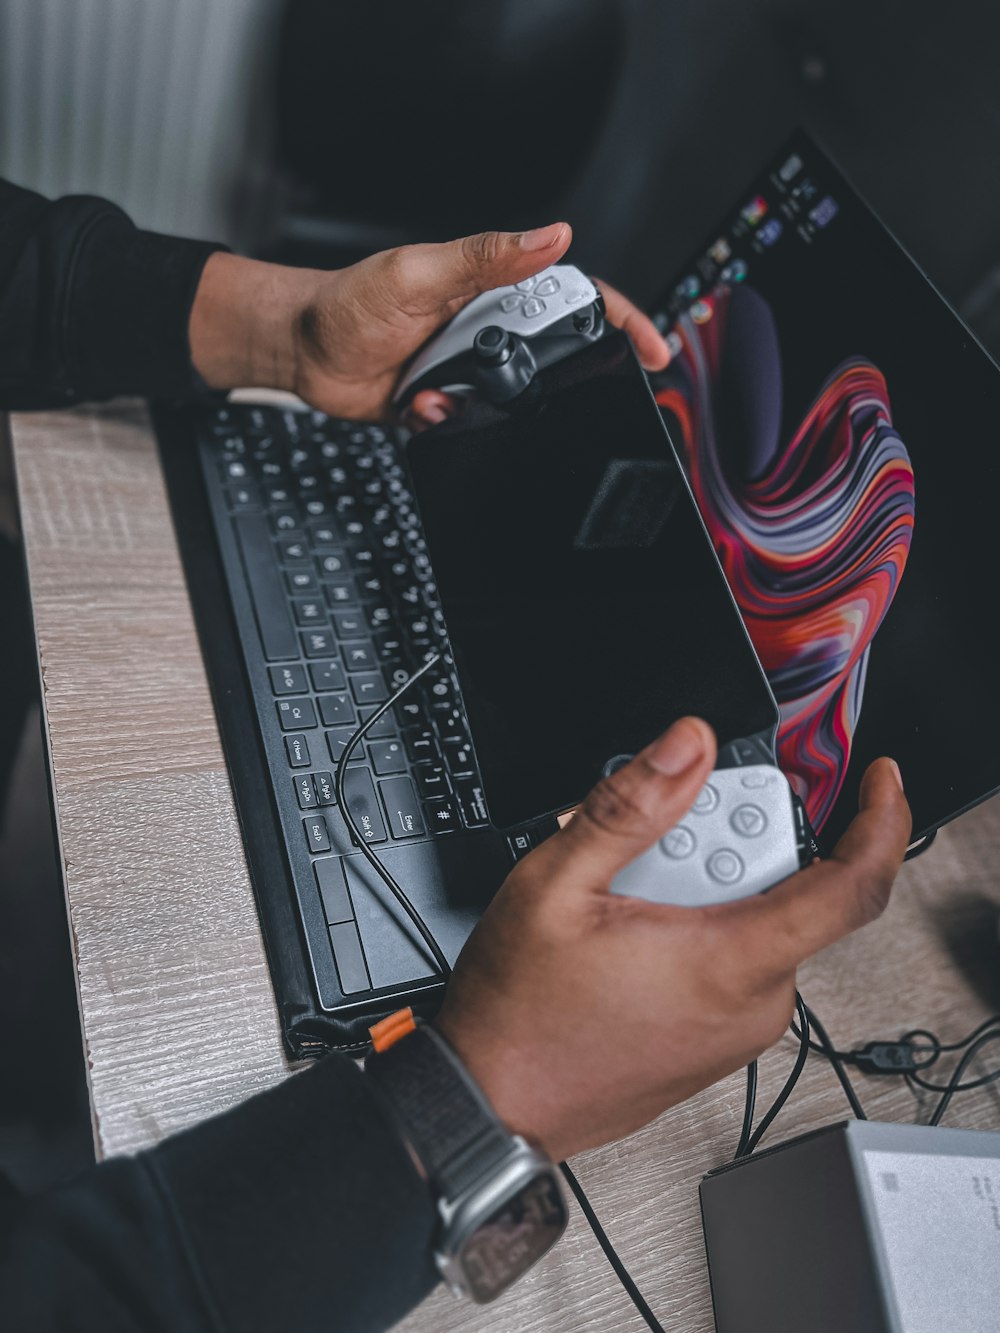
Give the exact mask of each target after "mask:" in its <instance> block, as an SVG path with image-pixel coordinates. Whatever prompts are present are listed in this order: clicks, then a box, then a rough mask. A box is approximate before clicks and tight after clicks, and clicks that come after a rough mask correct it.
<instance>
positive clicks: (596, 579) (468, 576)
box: [408, 334, 777, 827]
mask: <svg viewBox="0 0 1000 1333" xmlns="http://www.w3.org/2000/svg"><path fill="white" fill-rule="evenodd" d="M539 378H540V380H541V381H542V386H541V388H542V391H541V393H540V394H539V395H538V397H532V398H526V399H525V400H522V401H520V402H519V403H518V405H517V407H515V408H514V409H513V411H512V412H511V413H510V414H508V413H506V412H504V411H501V410H498V409H493V408H489V407H487V406H486V405H485V404H480V405H479V406H478V407H477V408H475V409H470V410H469V411H468V412H467V413H465V414H463V415H462V416H461V417H459V418H457V419H456V420H454V421H453V422H449V423H447V424H446V425H445V426H441V427H438V429H436V430H434V431H432V432H429V433H428V434H427V435H423V436H417V437H416V438H415V439H413V440H411V442H410V445H409V449H408V456H409V462H410V468H411V471H412V474H413V480H414V485H415V488H416V492H417V497H418V499H419V502H420V510H421V516H422V518H423V523H424V530H425V532H426V536H427V542H428V546H429V549H430V555H431V563H432V565H433V569H434V576H435V579H436V581H437V583H438V587H439V590H440V594H441V602H442V605H443V607H444V612H445V617H446V620H447V624H448V632H449V636H450V639H451V644H452V647H453V650H454V652H455V657H456V661H457V664H458V669H459V677H460V680H461V684H462V695H463V698H464V701H465V706H466V710H467V712H468V715H469V723H470V726H471V730H472V736H473V739H474V742H475V747H476V753H477V757H478V760H479V764H480V769H481V771H482V776H483V782H484V785H485V789H486V798H487V803H488V807H489V812H490V817H491V819H492V820H493V822H494V823H495V824H497V825H499V826H500V827H509V826H511V825H515V824H519V823H522V822H525V821H527V820H529V819H533V818H535V817H537V816H540V815H543V814H546V813H549V812H553V811H558V810H564V809H566V808H567V807H568V806H570V805H573V804H575V803H576V802H577V801H579V800H580V799H581V798H582V797H583V796H585V795H586V793H587V790H588V788H589V787H591V786H592V785H593V783H594V782H596V781H597V779H598V778H599V777H600V775H601V770H602V768H603V766H604V765H605V763H606V762H607V761H608V760H609V759H612V758H614V757H615V756H617V755H619V754H622V753H634V752H635V751H636V750H638V749H640V748H641V747H642V746H644V745H646V744H647V743H648V742H649V741H651V740H653V738H654V737H655V736H656V735H658V733H659V732H660V731H661V730H663V729H664V728H665V727H666V726H668V725H669V724H670V723H671V722H673V721H675V720H676V719H677V718H678V717H680V716H682V715H683V714H685V713H697V714H700V715H701V716H703V717H705V718H707V719H708V721H709V722H710V723H711V724H712V725H713V726H714V727H715V729H716V732H717V733H718V735H719V738H720V740H722V741H729V740H734V739H737V738H739V737H743V736H749V735H753V734H755V733H758V732H762V731H767V730H768V729H773V727H774V725H775V723H776V721H777V714H776V710H775V705H774V700H773V698H772V696H771V694H770V691H769V690H768V687H767V683H766V680H765V678H764V676H763V674H762V672H761V669H760V664H759V663H758V661H757V659H756V656H755V654H754V651H753V648H752V647H751V645H750V641H749V639H748V637H747V634H746V631H745V629H744V627H743V625H742V623H741V621H740V617H739V614H738V613H737V611H736V607H735V605H734V603H733V599H732V596H731V595H730V592H729V590H728V588H727V586H726V582H725V579H724V578H723V576H722V573H721V571H720V569H719V565H718V562H717V561H716V559H715V557H714V556H713V554H712V548H711V544H710V543H709V540H708V536H707V534H706V532H705V529H704V526H703V524H702V522H701V520H700V518H699V516H698V511H697V509H696V507H695V505H694V502H693V500H692V498H691V493H690V491H689V489H688V487H687V485H686V484H685V481H684V477H683V473H682V472H681V470H680V467H679V465H678V462H677V459H676V456H675V453H674V451H673V449H672V448H671V444H670V440H669V439H668V437H667V433H666V431H665V430H664V429H663V425H662V423H661V422H660V420H659V419H658V416H657V412H656V408H655V406H654V404H653V402H652V399H651V396H650V392H649V388H648V386H647V384H646V381H645V378H644V376H643V373H642V371H641V369H640V367H639V364H638V362H637V361H636V359H635V354H634V353H633V351H632V349H631V347H630V346H629V343H628V340H627V339H626V338H625V337H624V335H622V334H615V335H613V336H611V337H608V338H605V339H603V340H602V341H601V342H599V343H597V344H595V345H594V346H593V347H591V348H588V349H587V350H586V351H583V352H580V353H578V354H577V355H575V356H573V357H572V358H570V359H569V360H568V361H565V362H563V363H562V364H561V365H558V366H555V367H553V368H552V369H550V370H548V371H544V372H542V374H541V376H540V377H539Z"/></svg>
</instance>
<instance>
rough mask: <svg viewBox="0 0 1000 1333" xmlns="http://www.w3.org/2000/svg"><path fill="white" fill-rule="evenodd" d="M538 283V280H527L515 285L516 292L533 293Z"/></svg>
mask: <svg viewBox="0 0 1000 1333" xmlns="http://www.w3.org/2000/svg"><path fill="white" fill-rule="evenodd" d="M537 281H538V279H537V278H525V280H524V281H523V282H515V283H514V290H515V291H518V292H533V291H534V290H535V283H536V282H537Z"/></svg>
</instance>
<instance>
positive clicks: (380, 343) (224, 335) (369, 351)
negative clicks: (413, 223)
mask: <svg viewBox="0 0 1000 1333" xmlns="http://www.w3.org/2000/svg"><path fill="white" fill-rule="evenodd" d="M571 239H572V232H571V230H570V228H569V226H568V225H567V224H566V223H565V222H556V223H553V224H552V225H551V226H548V227H541V228H539V229H537V230H535V231H528V232H484V233H482V234H481V235H479V236H467V237H465V238H464V239H462V240H458V241H450V242H448V243H447V244H443V245H406V246H401V247H400V248H399V249H396V250H386V251H383V252H382V253H381V254H377V255H372V256H371V257H370V258H368V259H364V260H362V261H361V263H359V264H353V265H352V266H351V267H350V268H345V269H337V270H334V271H331V272H326V271H323V270H316V269H295V268H286V267H284V266H282V265H279V264H263V263H260V262H258V261H256V260H252V259H241V258H239V257H237V256H235V255H228V254H221V253H220V254H215V255H212V256H211V257H210V258H209V260H208V263H207V264H206V265H205V269H204V272H203V274H202V278H201V282H200V283H199V286H198V290H197V293H196V295H195V301H194V306H193V308H192V312H191V320H190V326H189V337H190V342H191V357H192V361H193V363H194V365H195V368H196V369H197V370H198V371H199V373H200V374H201V376H202V378H203V379H204V380H205V381H206V382H207V383H208V384H209V385H211V386H212V387H213V388H216V389H231V388H235V387H257V388H272V389H289V390H291V391H293V392H294V393H297V394H298V395H299V396H300V397H301V398H304V399H305V400H306V402H308V403H310V404H312V406H313V407H318V408H320V409H322V410H323V411H324V412H330V413H332V414H334V415H337V416H344V417H351V418H354V419H357V420H380V419H382V418H384V417H385V416H387V415H388V413H389V410H390V400H391V395H392V391H393V389H394V388H395V385H396V383H397V381H398V379H399V377H400V374H401V373H402V371H403V368H404V367H405V365H406V363H407V362H408V361H409V360H410V358H411V357H412V356H413V355H414V353H415V352H416V351H417V350H418V349H419V348H420V347H421V346H422V345H423V344H424V343H425V342H426V341H427V339H428V338H430V336H431V335H432V334H433V333H435V332H436V331H437V330H438V329H439V328H440V327H441V326H442V325H443V324H445V323H447V321H448V320H449V319H451V317H452V316H453V315H454V314H456V313H457V312H458V311H459V310H461V308H462V307H463V306H464V305H466V304H467V303H468V302H469V301H471V300H472V298H473V297H474V296H478V295H479V294H480V293H481V292H485V291H488V290H489V289H490V288H492V287H501V286H504V285H505V284H507V283H514V282H521V281H522V280H523V279H524V278H528V277H530V276H531V275H532V274H534V273H537V272H538V271H539V270H540V269H543V268H545V267H546V266H547V265H549V264H554V263H556V262H557V261H558V260H559V259H560V258H561V257H562V255H564V254H565V252H566V250H567V249H568V248H569V243H570V241H571ZM600 287H601V290H602V292H603V294H604V299H605V304H606V306H607V312H608V318H609V319H610V320H611V322H612V323H614V324H617V325H619V326H620V327H621V328H623V329H625V331H626V332H627V333H628V334H629V335H630V336H631V338H632V341H633V343H634V344H635V348H636V351H637V353H638V355H639V358H640V360H641V361H642V363H643V365H645V366H646V368H647V369H648V370H660V369H662V368H663V367H664V366H665V365H666V364H667V362H668V361H669V359H670V353H669V352H668V350H667V346H666V343H665V342H664V341H663V339H662V338H661V337H660V335H659V333H657V331H656V329H655V328H654V326H653V324H652V323H651V322H650V320H649V319H647V317H646V316H645V315H644V314H642V312H641V311H639V310H638V309H637V308H636V307H635V306H634V305H633V304H632V303H631V302H630V301H628V300H626V298H625V297H624V296H622V295H621V293H619V292H616V291H615V290H614V289H613V288H612V287H608V286H607V285H606V284H604V283H601V284H600ZM442 399H443V395H437V396H436V398H435V396H433V395H432V396H430V397H427V398H425V399H423V403H424V405H425V408H426V415H425V420H435V419H436V420H440V419H441V417H442V416H443V415H444V413H445V411H446V408H445V407H444V406H443V405H442ZM444 401H445V402H446V400H444ZM435 404H437V406H436V407H435Z"/></svg>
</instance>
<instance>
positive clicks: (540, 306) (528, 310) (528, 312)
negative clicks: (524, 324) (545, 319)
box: [521, 296, 545, 319]
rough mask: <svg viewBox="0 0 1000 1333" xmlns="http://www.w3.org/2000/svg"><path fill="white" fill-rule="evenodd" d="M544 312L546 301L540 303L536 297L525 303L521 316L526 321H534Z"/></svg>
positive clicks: (530, 297) (529, 298) (531, 297)
mask: <svg viewBox="0 0 1000 1333" xmlns="http://www.w3.org/2000/svg"><path fill="white" fill-rule="evenodd" d="M544 310H545V302H544V301H539V300H538V299H537V298H536V297H534V296H529V297H528V299H527V300H526V301H525V303H524V305H523V306H522V307H521V314H522V315H523V316H524V318H525V319H534V318H535V316H536V315H540V314H542V313H543V312H544Z"/></svg>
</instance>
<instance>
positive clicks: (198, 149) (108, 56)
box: [0, 0, 281, 243]
mask: <svg viewBox="0 0 1000 1333" xmlns="http://www.w3.org/2000/svg"><path fill="white" fill-rule="evenodd" d="M280 9H281V0H0V176H3V177H6V178H7V179H8V180H12V181H14V182H15V183H17V184H20V185H28V186H30V187H32V188H33V189H37V190H40V191H42V193H44V194H48V195H60V194H77V193H83V194H98V195H101V196H103V197H104V198H107V199H112V200H114V202H115V203H117V204H120V205H121V206H122V207H123V208H124V209H125V210H126V211H127V212H128V213H129V214H130V215H131V216H132V217H133V218H134V220H135V221H136V222H138V223H139V224H140V225H142V226H144V227H152V228H154V229H156V230H159V231H166V232H174V233H177V234H179V235H187V236H203V237H208V238H211V239H216V240H224V241H228V242H230V243H234V242H236V243H238V242H239V241H240V240H241V238H242V237H243V236H244V235H245V232H246V227H245V223H244V219H243V217H242V216H241V214H242V211H243V209H244V208H245V206H246V205H247V204H248V203H250V202H252V195H253V191H254V188H255V182H259V181H260V179H261V176H262V173H261V172H260V170H259V169H258V168H257V167H256V166H255V164H259V163H260V162H261V161H262V159H263V157H264V156H265V152H266V145H267V137H268V132H269V126H268V119H269V118H268V108H269V96H270V88H269V84H270V78H271V75H270V56H271V54H272V51H273V44H274V39H275V29H276V19H277V17H278V15H279V13H280ZM258 188H259V187H258Z"/></svg>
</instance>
